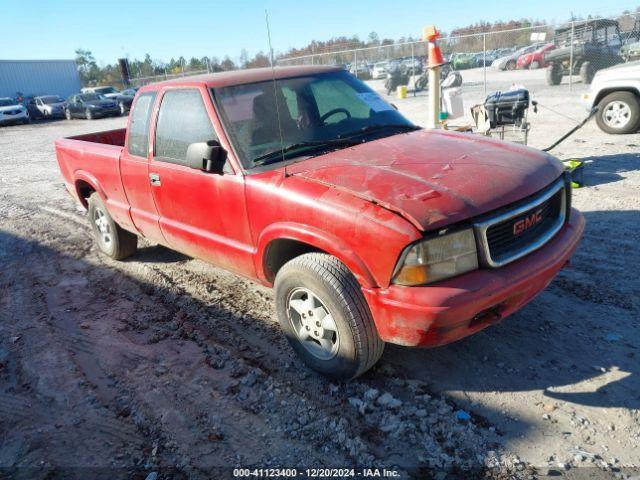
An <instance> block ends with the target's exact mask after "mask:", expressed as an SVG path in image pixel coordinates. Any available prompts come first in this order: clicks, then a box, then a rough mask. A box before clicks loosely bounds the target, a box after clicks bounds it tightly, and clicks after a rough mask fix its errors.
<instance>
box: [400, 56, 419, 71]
mask: <svg viewBox="0 0 640 480" xmlns="http://www.w3.org/2000/svg"><path fill="white" fill-rule="evenodd" d="M402 64H403V65H404V66H405V71H406V72H407V73H408V74H410V75H420V74H421V73H422V62H421V61H420V59H419V58H418V57H414V58H411V57H409V58H405V59H404V60H403V61H402Z"/></svg>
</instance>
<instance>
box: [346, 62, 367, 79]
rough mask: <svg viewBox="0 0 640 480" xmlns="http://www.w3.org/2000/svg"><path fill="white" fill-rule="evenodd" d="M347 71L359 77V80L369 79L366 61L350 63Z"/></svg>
mask: <svg viewBox="0 0 640 480" xmlns="http://www.w3.org/2000/svg"><path fill="white" fill-rule="evenodd" d="M349 73H351V74H352V75H354V76H355V77H357V78H359V79H360V80H370V79H371V71H370V70H369V67H368V66H367V64H366V63H358V64H357V65H356V64H352V65H351V66H350V67H349Z"/></svg>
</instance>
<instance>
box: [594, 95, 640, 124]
mask: <svg viewBox="0 0 640 480" xmlns="http://www.w3.org/2000/svg"><path fill="white" fill-rule="evenodd" d="M596 123H597V124H598V127H600V129H601V130H602V131H604V132H607V133H613V134H625V133H634V132H636V131H638V129H639V128H640V98H638V97H637V96H636V95H634V94H633V93H631V92H614V93H610V94H609V95H607V96H606V97H604V98H603V99H602V100H600V102H599V103H598V113H597V114H596Z"/></svg>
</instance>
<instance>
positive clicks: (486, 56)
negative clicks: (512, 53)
mask: <svg viewBox="0 0 640 480" xmlns="http://www.w3.org/2000/svg"><path fill="white" fill-rule="evenodd" d="M496 58H498V57H497V52H496V50H488V51H487V52H486V53H485V52H478V53H477V54H476V57H475V59H474V67H476V68H477V67H484V66H485V65H486V66H491V64H492V63H493V62H494V61H495V59H496Z"/></svg>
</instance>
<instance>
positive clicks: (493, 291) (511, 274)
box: [363, 210, 585, 347]
mask: <svg viewBox="0 0 640 480" xmlns="http://www.w3.org/2000/svg"><path fill="white" fill-rule="evenodd" d="M584 227H585V220H584V217H583V215H582V214H581V213H580V212H578V211H577V210H572V211H571V215H570V217H569V221H568V222H567V223H566V224H565V226H564V227H563V228H562V229H561V230H560V231H559V232H558V233H557V234H556V236H555V237H554V238H553V239H552V240H550V241H549V242H548V243H547V244H546V245H545V246H544V247H542V248H540V249H539V250H536V251H535V252H532V253H530V254H529V255H527V256H526V257H523V258H521V259H520V260H517V261H515V262H512V263H510V264H509V265H506V266H504V267H500V268H496V269H480V270H475V271H473V272H469V273H467V274H464V275H461V276H459V277H455V278H451V279H449V280H445V281H442V282H438V283H437V284H433V285H429V286H424V287H402V286H399V285H391V286H389V287H388V288H385V289H380V288H371V289H363V292H364V294H365V297H366V299H367V303H368V304H369V308H370V309H371V313H372V315H373V318H374V321H375V323H376V327H377V330H378V334H379V335H380V337H381V338H382V340H384V341H385V342H389V343H395V344H398V345H405V346H422V347H435V346H438V345H445V344H447V343H451V342H454V341H456V340H460V339H461V338H464V337H466V336H469V335H472V334H474V333H476V332H478V331H480V330H482V329H483V328H486V327H488V326H489V325H492V324H494V323H496V322H498V321H500V320H502V319H503V318H505V317H506V316H508V315H510V314H511V313H513V312H515V311H516V310H518V309H519V308H521V307H522V306H524V305H525V304H526V303H528V302H529V301H530V300H532V299H533V298H534V297H535V296H536V295H538V294H539V293H540V292H541V291H542V290H544V288H545V287H546V286H547V285H548V284H549V283H550V282H551V280H553V278H554V277H555V276H556V274H557V273H558V271H559V270H560V269H561V268H562V267H563V266H564V265H565V264H566V263H567V262H568V260H569V258H570V257H571V254H572V253H573V251H574V250H575V249H576V247H577V246H578V243H579V242H580V239H581V238H582V234H583V232H584Z"/></svg>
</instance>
